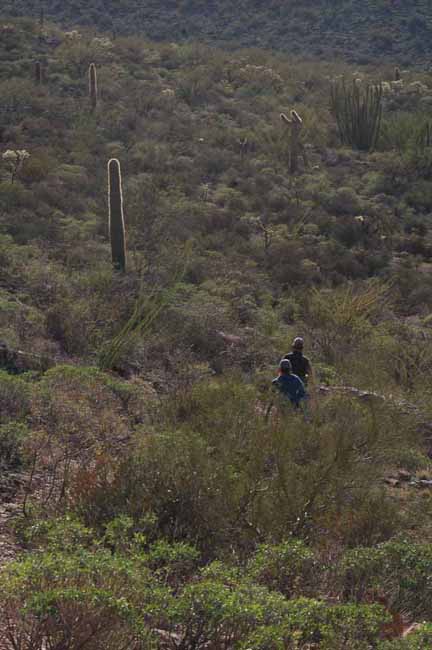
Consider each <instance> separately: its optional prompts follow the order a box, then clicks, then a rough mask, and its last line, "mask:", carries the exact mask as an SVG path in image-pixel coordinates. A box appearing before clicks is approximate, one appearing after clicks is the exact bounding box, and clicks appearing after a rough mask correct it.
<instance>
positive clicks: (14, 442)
mask: <svg viewBox="0 0 432 650" xmlns="http://www.w3.org/2000/svg"><path fill="white" fill-rule="evenodd" d="M27 436H28V429H27V427H26V426H25V425H23V424H20V423H18V422H8V423H7V424H1V425H0V467H1V468H2V470H3V471H4V470H7V469H16V468H17V467H20V466H21V465H22V464H23V462H24V456H23V442H24V440H25V439H26V437H27Z"/></svg>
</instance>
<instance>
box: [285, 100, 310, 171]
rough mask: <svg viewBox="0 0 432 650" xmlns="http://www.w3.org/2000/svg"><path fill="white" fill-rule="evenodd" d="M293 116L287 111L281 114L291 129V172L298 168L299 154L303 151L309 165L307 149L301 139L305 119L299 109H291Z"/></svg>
mask: <svg viewBox="0 0 432 650" xmlns="http://www.w3.org/2000/svg"><path fill="white" fill-rule="evenodd" d="M290 115H291V117H287V116H286V115H285V113H281V114H280V118H281V120H282V122H284V123H285V124H287V125H288V127H289V129H290V142H289V171H290V174H295V172H296V171H297V169H298V156H299V154H300V153H301V155H302V156H303V162H304V166H305V167H307V166H308V160H307V156H306V151H305V148H304V146H303V143H302V141H301V130H302V128H303V120H302V119H301V117H300V115H299V114H298V113H297V111H291V113H290Z"/></svg>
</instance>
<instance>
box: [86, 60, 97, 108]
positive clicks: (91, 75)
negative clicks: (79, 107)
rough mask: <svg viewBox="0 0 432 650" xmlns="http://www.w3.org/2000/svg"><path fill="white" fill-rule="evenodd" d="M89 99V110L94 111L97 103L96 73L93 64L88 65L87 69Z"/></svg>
mask: <svg viewBox="0 0 432 650" xmlns="http://www.w3.org/2000/svg"><path fill="white" fill-rule="evenodd" d="M88 82H89V97H90V106H91V110H92V111H94V110H96V106H97V101H98V86H97V71H96V66H95V64H94V63H90V66H89V69H88Z"/></svg>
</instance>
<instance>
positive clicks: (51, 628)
mask: <svg viewBox="0 0 432 650" xmlns="http://www.w3.org/2000/svg"><path fill="white" fill-rule="evenodd" d="M161 597H162V598H163V596H162V593H161V588H160V587H158V586H157V584H155V581H152V579H151V576H150V575H149V571H148V570H147V569H145V568H144V567H141V568H140V567H139V561H135V562H134V561H133V560H129V561H128V560H125V559H124V558H118V557H115V556H113V555H112V554H111V553H110V552H109V551H104V550H101V549H99V550H96V549H91V550H87V549H85V548H83V547H75V548H74V550H73V551H72V550H70V551H69V552H61V551H52V552H51V553H45V554H43V555H40V554H32V555H29V556H27V558H25V559H23V560H22V561H21V562H19V563H17V564H12V565H9V566H8V567H7V568H6V569H4V570H3V575H2V580H1V587H0V602H1V605H2V607H1V609H2V626H1V632H0V638H1V639H2V641H3V642H4V643H11V644H12V645H15V644H20V643H25V644H29V645H31V646H32V647H33V648H35V649H37V650H38V649H41V648H43V647H45V644H48V645H56V644H60V645H62V646H63V645H64V644H68V646H69V647H70V648H75V649H78V648H89V649H90V648H91V649H92V650H96V649H102V648H113V649H114V648H118V646H119V644H120V645H121V644H123V643H127V644H128V645H131V646H133V647H137V646H138V647H149V645H147V644H148V643H149V637H150V631H149V629H148V628H147V627H146V625H145V622H144V621H145V614H144V610H145V609H146V602H147V604H148V605H149V604H150V603H151V602H152V606H153V607H154V606H155V602H156V603H157V600H158V598H161Z"/></svg>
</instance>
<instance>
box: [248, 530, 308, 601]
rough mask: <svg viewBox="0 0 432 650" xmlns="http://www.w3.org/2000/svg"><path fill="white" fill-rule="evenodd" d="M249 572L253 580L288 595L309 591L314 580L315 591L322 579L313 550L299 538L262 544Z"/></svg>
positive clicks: (251, 560)
mask: <svg viewBox="0 0 432 650" xmlns="http://www.w3.org/2000/svg"><path fill="white" fill-rule="evenodd" d="M247 572H248V575H249V576H250V577H251V578H252V579H253V580H254V582H258V583H260V584H263V585H265V586H266V587H268V588H269V589H272V590H273V589H274V590H276V591H280V592H281V593H282V594H284V596H286V597H287V598H290V597H293V596H294V595H295V594H301V595H306V593H307V592H309V590H310V589H311V587H312V583H313V589H314V590H315V592H316V588H317V583H318V580H319V577H318V573H319V569H318V565H317V562H316V560H315V558H314V553H313V551H312V550H311V549H310V548H308V547H307V546H306V545H305V544H304V543H303V542H302V541H300V540H290V541H287V542H283V543H282V544H280V545H279V546H272V545H269V544H263V545H260V546H259V547H258V549H257V551H256V552H255V554H254V555H253V557H252V558H251V559H250V560H249V563H248V566H247Z"/></svg>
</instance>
